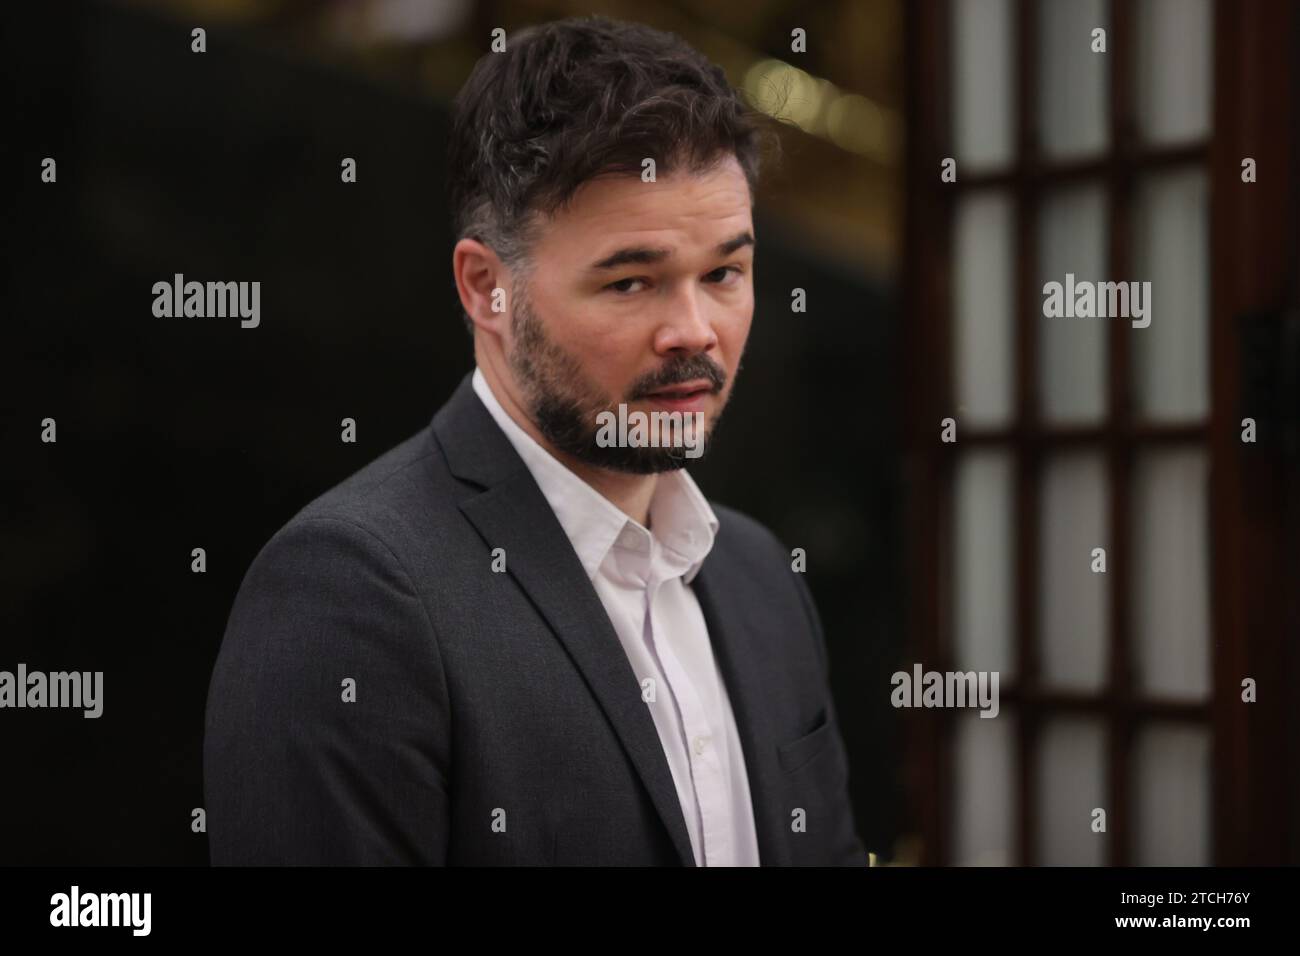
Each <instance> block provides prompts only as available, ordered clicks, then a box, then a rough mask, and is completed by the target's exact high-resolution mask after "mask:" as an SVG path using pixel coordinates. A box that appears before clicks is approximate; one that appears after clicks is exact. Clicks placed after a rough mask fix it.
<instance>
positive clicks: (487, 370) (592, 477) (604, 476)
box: [475, 349, 659, 527]
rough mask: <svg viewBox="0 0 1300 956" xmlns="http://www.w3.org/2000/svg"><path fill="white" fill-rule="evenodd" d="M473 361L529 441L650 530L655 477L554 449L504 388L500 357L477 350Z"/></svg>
mask: <svg viewBox="0 0 1300 956" xmlns="http://www.w3.org/2000/svg"><path fill="white" fill-rule="evenodd" d="M475 360H476V361H477V363H478V367H479V368H480V369H481V370H482V372H483V378H484V379H485V380H486V381H487V384H488V387H489V388H490V389H492V394H493V395H495V396H496V399H497V401H498V402H500V403H501V407H502V408H503V409H504V410H505V413H506V414H507V415H509V416H510V420H511V421H513V422H514V423H515V424H516V425H518V426H519V427H520V428H522V429H523V430H524V431H525V432H526V433H527V434H528V437H529V438H531V439H532V440H533V441H535V442H537V444H539V445H541V446H542V447H543V448H545V449H546V451H547V452H549V453H550V454H551V456H552V457H554V458H555V459H556V460H557V461H559V462H560V464H562V465H564V467H565V468H568V469H569V471H571V472H573V473H574V474H575V475H577V476H578V477H579V478H581V479H582V480H583V481H585V482H586V483H587V484H588V485H590V486H591V487H592V488H594V489H595V490H596V491H597V492H599V493H600V494H601V495H602V496H603V497H604V498H606V499H607V500H608V501H610V502H611V503H612V504H613V505H614V507H616V508H618V510H619V511H621V512H623V513H624V514H625V515H627V516H628V517H629V518H631V519H632V520H633V521H636V522H638V523H639V524H640V525H641V526H642V527H649V519H650V499H651V498H653V497H654V493H655V486H656V485H657V484H658V479H659V476H658V475H654V474H650V475H637V474H629V473H628V472H623V471H613V470H611V469H609V468H600V467H598V466H596V465H592V464H589V463H588V462H585V461H582V460H581V459H579V458H575V457H574V456H573V455H570V454H569V453H568V452H564V451H561V450H560V449H558V448H556V447H555V446H554V445H552V444H551V443H550V441H548V440H547V438H546V436H545V435H543V434H542V433H541V431H540V430H539V429H538V428H537V426H536V425H534V424H533V421H532V419H531V418H530V417H529V416H528V415H527V414H526V413H525V412H524V408H523V403H522V402H521V401H520V399H519V398H518V397H517V396H516V395H515V394H514V391H513V390H512V389H511V388H510V387H509V386H507V385H506V382H507V381H508V378H507V377H506V376H505V375H504V374H503V371H502V369H501V368H500V367H499V365H498V364H497V363H498V361H499V358H498V357H497V356H493V357H488V356H485V355H482V354H480V350H478V349H475Z"/></svg>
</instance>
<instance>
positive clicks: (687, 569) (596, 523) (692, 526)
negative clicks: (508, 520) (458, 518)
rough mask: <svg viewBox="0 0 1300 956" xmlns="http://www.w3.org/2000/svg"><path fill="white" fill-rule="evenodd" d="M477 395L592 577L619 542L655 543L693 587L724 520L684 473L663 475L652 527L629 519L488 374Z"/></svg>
mask: <svg viewBox="0 0 1300 956" xmlns="http://www.w3.org/2000/svg"><path fill="white" fill-rule="evenodd" d="M473 386H474V392H475V393H476V394H477V395H478V397H479V398H480V399H481V400H482V402H483V404H484V405H485V406H487V410H488V412H489V413H490V414H491V415H492V418H493V420H494V421H495V422H496V423H497V425H498V426H500V428H501V430H502V431H503V432H505V435H506V438H508V439H509V440H510V444H511V445H513V446H514V449H515V451H516V452H518V453H519V457H520V458H522V459H523V462H524V464H525V465H526V466H527V468H528V470H529V472H531V473H532V476H533V479H534V480H535V481H536V482H537V486H538V487H539V488H540V489H541V491H542V495H543V496H544V497H545V498H546V501H547V503H548V504H549V505H550V506H551V510H552V511H554V512H555V517H556V519H558V520H559V522H560V527H561V528H563V529H564V533H565V534H566V535H567V536H568V538H569V541H570V542H571V543H572V545H573V549H574V551H576V552H577V554H578V559H579V560H580V561H581V562H582V566H583V569H584V570H585V571H586V572H587V577H588V578H591V579H594V578H595V577H596V574H597V573H598V572H599V570H600V566H601V565H602V564H603V563H604V561H605V556H606V555H607V554H608V553H609V549H610V548H611V547H612V546H613V545H614V543H615V542H616V541H618V542H619V543H620V544H623V545H625V546H632V547H635V546H636V545H637V543H638V542H640V543H642V544H643V545H644V546H645V547H646V548H647V549H648V548H649V544H650V538H651V537H652V536H653V538H654V541H655V542H656V543H657V544H658V545H659V546H660V547H661V548H663V549H665V550H666V552H667V554H668V556H670V557H672V558H674V559H675V560H674V562H673V563H674V565H675V566H681V567H684V570H683V571H682V572H681V573H682V574H683V576H684V577H685V579H686V582H687V583H688V584H689V583H690V582H691V580H692V579H693V578H694V577H695V575H696V574H697V573H698V572H699V569H700V566H701V565H702V564H703V563H704V559H705V557H707V556H708V553H709V551H710V550H712V548H713V541H714V538H715V537H716V536H717V532H718V524H719V523H718V518H717V516H716V515H715V514H714V513H713V509H712V508H710V507H709V503H708V501H707V500H706V499H705V497H704V494H703V493H702V492H701V491H700V489H699V486H697V485H696V484H695V481H694V479H692V478H691V476H690V475H689V474H687V473H686V470H685V469H684V468H679V469H676V470H673V471H666V472H662V473H660V475H659V480H658V482H657V484H656V486H655V492H654V496H653V497H652V498H651V499H650V519H649V520H650V527H651V528H652V529H653V535H652V533H651V532H650V531H649V530H647V529H646V528H645V527H644V526H642V525H641V523H640V522H638V521H635V520H633V519H632V518H630V517H628V516H627V515H626V514H624V513H623V512H622V511H620V510H619V508H618V506H617V505H615V504H614V503H613V502H612V501H610V500H609V499H608V498H606V497H605V496H604V495H602V494H601V493H600V492H598V491H597V490H596V489H595V488H592V487H591V485H589V484H587V483H586V482H585V481H583V480H582V479H581V478H579V477H578V476H577V475H575V474H574V473H573V472H572V471H570V470H569V469H568V468H567V467H566V466H565V465H564V464H563V463H562V462H560V461H559V460H558V459H556V458H555V456H553V455H552V454H551V453H550V452H548V451H547V450H546V449H545V448H543V447H542V446H541V445H539V444H538V443H537V442H536V441H535V440H534V439H533V437H532V436H531V435H529V434H528V433H527V432H526V431H524V430H523V429H522V428H521V427H520V426H519V425H518V424H517V423H516V422H515V420H514V419H512V418H511V417H510V414H509V413H508V412H507V411H506V410H505V409H504V408H503V407H502V406H501V403H500V402H499V401H498V400H497V397H496V395H495V394H493V392H492V388H491V386H489V385H488V383H487V379H486V378H484V377H483V372H482V371H481V370H480V369H478V368H475V369H474V375H473Z"/></svg>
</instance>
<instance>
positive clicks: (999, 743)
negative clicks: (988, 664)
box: [952, 708, 1018, 866]
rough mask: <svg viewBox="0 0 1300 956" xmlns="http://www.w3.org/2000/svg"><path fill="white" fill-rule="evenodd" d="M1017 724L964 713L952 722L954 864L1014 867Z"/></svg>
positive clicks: (1006, 716) (1003, 717)
mask: <svg viewBox="0 0 1300 956" xmlns="http://www.w3.org/2000/svg"><path fill="white" fill-rule="evenodd" d="M1015 728H1016V724H1015V718H1014V717H1013V716H1012V714H1011V712H1010V711H1008V710H1006V709H1005V708H1004V709H1003V710H1002V712H1001V713H1000V714H998V716H997V717H993V718H987V717H980V716H979V714H978V712H976V711H960V712H958V715H957V716H956V717H954V718H953V731H954V733H953V801H952V812H953V821H952V823H953V827H952V831H953V841H952V862H953V863H955V864H956V865H958V866H1011V865H1013V864H1014V863H1015V821H1016V817H1017V815H1018V809H1017V807H1016V799H1015V792H1016V789H1015V773H1016V762H1015V755H1016V730H1015Z"/></svg>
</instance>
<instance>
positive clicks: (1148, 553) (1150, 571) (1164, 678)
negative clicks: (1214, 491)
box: [1119, 448, 1210, 699]
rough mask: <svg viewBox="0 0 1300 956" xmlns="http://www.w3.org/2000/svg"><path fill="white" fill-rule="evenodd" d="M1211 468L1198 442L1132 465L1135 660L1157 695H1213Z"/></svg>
mask: <svg viewBox="0 0 1300 956" xmlns="http://www.w3.org/2000/svg"><path fill="white" fill-rule="evenodd" d="M1207 470H1208V468H1207V462H1206V458H1205V453H1204V452H1203V451H1201V450H1200V449H1197V448H1193V449H1187V450H1175V451H1151V452H1146V453H1144V454H1141V455H1139V456H1138V459H1137V464H1136V467H1135V469H1134V475H1133V495H1132V507H1133V514H1132V519H1131V522H1130V527H1131V528H1132V534H1133V567H1132V569H1131V571H1130V572H1129V573H1131V577H1130V579H1129V580H1130V584H1131V587H1132V589H1133V612H1134V619H1133V644H1134V647H1135V653H1136V660H1135V662H1134V663H1135V667H1136V671H1137V680H1138V685H1139V687H1140V689H1141V690H1142V691H1144V692H1146V693H1149V694H1152V695H1158V696H1176V697H1180V698H1195V699H1201V698H1205V697H1207V696H1208V695H1209V690H1210V660H1209V658H1210V649H1209V598H1208V596H1207V595H1208V590H1209V553H1208V551H1207V540H1208V536H1207V528H1206V525H1207V523H1208V513H1207V504H1206V482H1207ZM1119 573H1124V572H1123V571H1119Z"/></svg>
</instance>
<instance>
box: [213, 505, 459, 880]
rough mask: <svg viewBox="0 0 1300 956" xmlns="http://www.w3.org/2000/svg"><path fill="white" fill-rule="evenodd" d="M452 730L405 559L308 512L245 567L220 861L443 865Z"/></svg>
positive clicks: (222, 687)
mask: <svg viewBox="0 0 1300 956" xmlns="http://www.w3.org/2000/svg"><path fill="white" fill-rule="evenodd" d="M449 729H450V708H449V701H448V696H447V688H446V681H445V675H444V672H443V669H442V662H441V658H440V655H439V650H438V645H437V641H436V636H435V634H434V630H433V626H432V623H431V621H430V620H429V617H428V613H427V611H426V609H425V607H424V605H423V603H422V602H421V600H420V598H419V597H418V596H417V594H416V592H415V589H414V587H413V585H412V582H411V580H410V578H409V576H408V575H407V572H406V571H405V569H404V568H403V567H402V565H401V562H400V561H399V560H398V559H397V557H396V556H395V555H394V554H393V553H392V551H391V550H390V549H389V548H388V547H387V545H385V544H384V543H383V542H382V541H381V540H380V539H379V538H378V537H376V536H375V535H374V534H372V533H371V532H370V531H369V530H367V529H366V528H364V527H362V526H361V525H359V524H356V523H354V522H352V521H350V520H348V519H345V518H335V517H301V516H300V517H299V518H296V519H295V520H294V521H292V522H290V523H289V524H288V525H287V526H285V527H284V528H283V529H281V530H280V532H279V533H277V534H276V536H275V537H274V538H272V539H271V541H270V542H268V543H267V545H266V547H264V548H263V549H262V551H261V552H260V553H259V554H258V556H257V557H256V559H255V560H254V562H253V564H252V566H251V567H250V568H249V570H248V573H247V574H246V575H245V577H244V581H243V583H242V585H241V586H240V589H239V593H238V595H237V596H236V599H235V603H234V607H233V608H232V610H231V614H230V619H229V621H228V623H227V627H226V632H225V636H224V639H223V641H222V645H221V650H220V652H219V654H218V657H217V662H216V666H215V669H214V671H213V674H212V680H211V684H210V686H209V690H208V700H207V711H206V716H205V733H204V748H203V765H204V766H203V769H204V799H205V803H206V810H207V828H208V844H209V849H210V851H211V859H212V863H213V864H214V865H229V864H236V865H264V864H294V865H338V864H342V865H371V864H436V865H441V864H444V863H445V862H446V856H447V846H448V776H447V775H448V769H449V763H450V739H449Z"/></svg>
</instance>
